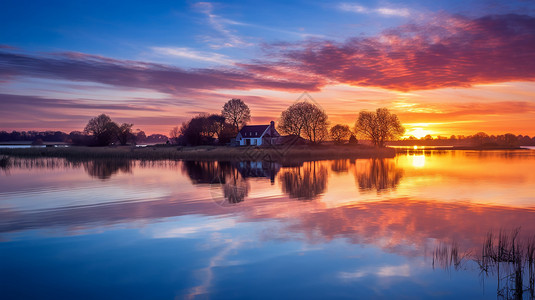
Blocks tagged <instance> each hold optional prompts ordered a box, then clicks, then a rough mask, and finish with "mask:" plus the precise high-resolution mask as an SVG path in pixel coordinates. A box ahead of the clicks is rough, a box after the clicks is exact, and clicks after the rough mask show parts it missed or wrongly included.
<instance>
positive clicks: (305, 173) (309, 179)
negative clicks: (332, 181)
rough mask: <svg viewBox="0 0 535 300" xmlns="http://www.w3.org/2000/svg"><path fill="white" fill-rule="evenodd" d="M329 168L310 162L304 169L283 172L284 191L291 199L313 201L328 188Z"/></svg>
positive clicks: (289, 169) (291, 169)
mask: <svg viewBox="0 0 535 300" xmlns="http://www.w3.org/2000/svg"><path fill="white" fill-rule="evenodd" d="M327 175H328V172H327V168H326V167H325V166H324V165H322V164H321V163H319V162H315V161H314V162H308V163H305V164H303V166H302V167H298V168H288V169H285V170H283V171H282V174H281V176H280V180H281V182H282V191H283V192H284V193H287V194H289V195H290V197H291V198H297V199H301V200H312V199H314V198H316V197H317V196H318V195H320V194H321V193H323V192H325V189H326V188H327Z"/></svg>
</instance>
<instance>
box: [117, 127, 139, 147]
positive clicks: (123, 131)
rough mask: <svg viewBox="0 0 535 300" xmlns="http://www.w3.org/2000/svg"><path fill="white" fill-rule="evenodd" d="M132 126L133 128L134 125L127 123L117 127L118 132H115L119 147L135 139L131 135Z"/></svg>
mask: <svg viewBox="0 0 535 300" xmlns="http://www.w3.org/2000/svg"><path fill="white" fill-rule="evenodd" d="M132 126H134V124H128V123H123V124H121V126H119V130H117V139H118V140H119V143H121V145H123V146H124V145H126V143H128V141H132V140H134V139H135V136H134V134H133V133H132Z"/></svg>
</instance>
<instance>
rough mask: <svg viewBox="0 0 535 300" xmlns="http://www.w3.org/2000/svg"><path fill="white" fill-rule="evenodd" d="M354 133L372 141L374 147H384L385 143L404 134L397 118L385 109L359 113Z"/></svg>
mask: <svg viewBox="0 0 535 300" xmlns="http://www.w3.org/2000/svg"><path fill="white" fill-rule="evenodd" d="M355 132H357V133H358V134H359V135H361V136H363V137H364V138H368V139H370V140H371V141H372V143H373V145H374V146H375V147H384V146H385V142H386V141H390V140H394V139H397V138H399V137H401V136H402V135H403V134H404V133H405V128H404V127H403V126H402V125H401V122H400V121H399V119H398V116H397V115H395V114H392V113H390V111H389V110H388V109H387V108H378V109H377V110H376V111H375V112H368V111H361V112H360V113H359V116H358V119H357V122H356V123H355Z"/></svg>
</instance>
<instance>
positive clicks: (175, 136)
mask: <svg viewBox="0 0 535 300" xmlns="http://www.w3.org/2000/svg"><path fill="white" fill-rule="evenodd" d="M179 138H180V129H179V128H178V126H175V127H173V129H171V131H169V139H170V140H171V142H172V143H173V144H178V143H179Z"/></svg>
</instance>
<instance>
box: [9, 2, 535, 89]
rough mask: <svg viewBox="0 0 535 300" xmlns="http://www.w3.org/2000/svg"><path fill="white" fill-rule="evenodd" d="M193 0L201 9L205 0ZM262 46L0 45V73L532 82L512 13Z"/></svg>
mask: <svg viewBox="0 0 535 300" xmlns="http://www.w3.org/2000/svg"><path fill="white" fill-rule="evenodd" d="M198 5H199V6H200V7H201V8H202V11H204V12H205V13H207V14H210V12H211V10H212V6H211V4H209V3H205V4H202V3H201V4H198ZM354 9H356V10H358V9H360V8H358V7H355V8H354ZM384 12H385V13H389V11H384ZM265 49H266V50H265V51H266V53H265V56H263V57H261V58H259V59H257V60H253V61H244V62H235V63H234V62H233V61H232V60H230V59H228V58H227V57H225V56H222V55H218V54H213V53H207V52H200V51H194V50H191V49H189V48H166V47H155V48H153V50H155V51H157V52H160V53H162V54H167V55H175V56H179V57H185V58H189V59H197V60H203V61H210V62H223V63H227V64H231V66H229V65H227V66H218V67H213V68H199V69H187V70H186V69H181V68H178V67H174V66H169V65H163V64H156V63H147V62H142V61H131V60H117V59H112V58H107V57H102V56H96V55H89V54H84V53H77V52H68V53H56V54H48V55H42V54H39V55H36V54H24V53H21V52H20V51H18V50H7V49H4V50H2V49H0V80H4V81H8V80H12V79H13V78H14V77H16V76H28V77H38V78H48V79H64V80H70V81H89V82H96V83H102V84H106V85H111V86H121V87H135V88H145V89H151V90H156V91H159V92H162V93H167V94H176V93H179V92H181V91H183V90H197V91H198V90H205V91H206V90H218V89H226V90H252V89H265V90H278V91H293V92H297V91H303V90H306V91H318V90H320V89H321V88H323V87H325V86H326V85H331V84H346V85H351V86H363V87H379V88H384V89H389V90H398V91H412V90H431V89H438V88H446V87H470V86H472V85H474V84H482V83H499V82H511V81H535V18H534V17H530V16H524V15H516V14H508V15H493V16H485V17H481V18H477V19H469V18H466V17H461V16H449V15H437V16H436V18H435V19H433V20H432V21H429V22H427V23H423V24H412V23H410V24H405V25H402V26H398V27H395V28H392V29H389V30H386V31H384V32H382V33H381V34H379V35H377V36H374V37H360V36H359V37H352V38H349V39H347V40H346V41H344V42H335V41H331V40H326V39H311V40H306V41H301V42H295V43H278V44H271V45H268V47H265Z"/></svg>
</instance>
